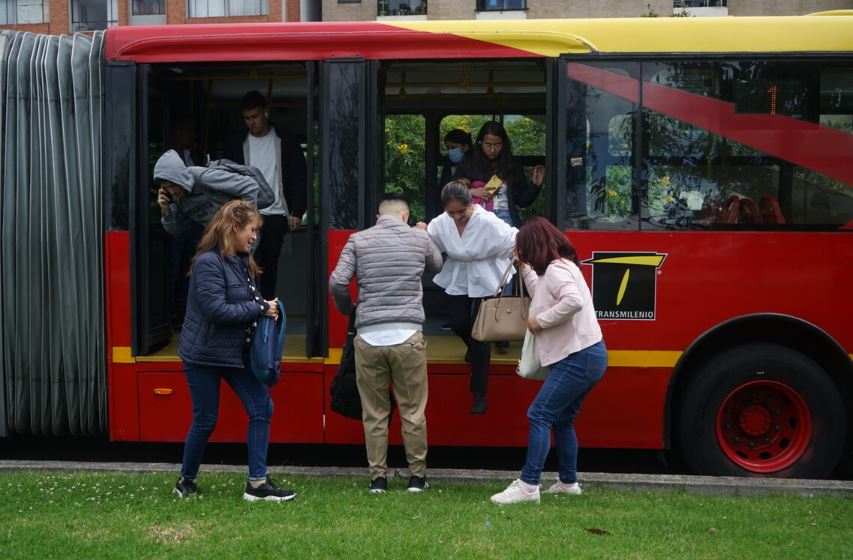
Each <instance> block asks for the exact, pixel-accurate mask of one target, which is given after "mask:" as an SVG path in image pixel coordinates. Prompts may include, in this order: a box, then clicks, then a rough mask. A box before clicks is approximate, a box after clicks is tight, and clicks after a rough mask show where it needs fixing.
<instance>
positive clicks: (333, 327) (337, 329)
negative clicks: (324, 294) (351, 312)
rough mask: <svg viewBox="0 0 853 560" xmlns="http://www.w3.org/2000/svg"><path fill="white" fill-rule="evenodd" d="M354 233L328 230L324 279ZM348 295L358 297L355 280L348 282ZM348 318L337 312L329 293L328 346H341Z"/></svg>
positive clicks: (333, 267) (344, 338)
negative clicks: (327, 259)
mask: <svg viewBox="0 0 853 560" xmlns="http://www.w3.org/2000/svg"><path fill="white" fill-rule="evenodd" d="M353 233H355V231H354V230H343V229H335V230H330V231H329V232H328V238H329V250H328V252H327V255H328V258H329V262H328V263H327V265H328V266H327V272H326V281H328V278H329V276H330V275H331V274H332V272H334V270H335V266H337V264H338V257H339V256H340V255H341V251H343V250H344V246H345V245H346V244H347V241H348V240H349V236H350V235H352V234H353ZM350 296H351V297H352V300H353V301H356V299H357V298H358V287H357V285H356V282H355V280H354V279H353V281H352V282H351V283H350ZM348 321H349V319H348V318H347V317H346V316H344V315H343V314H341V313H339V312H338V310H337V309H336V308H335V304H334V302H333V301H332V296H331V294H330V295H329V348H343V346H344V342H345V341H346V337H347V322H348Z"/></svg>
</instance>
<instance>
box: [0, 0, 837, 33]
mask: <svg viewBox="0 0 853 560" xmlns="http://www.w3.org/2000/svg"><path fill="white" fill-rule="evenodd" d="M825 10H853V0H585V1H572V0H0V28H7V29H17V30H20V31H32V32H35V33H53V34H60V33H70V32H74V31H94V30H98V29H106V28H107V27H110V26H113V25H163V24H179V23H226V22H228V23H241V22H281V21H320V20H323V21H387V20H404V21H405V20H409V21H417V20H453V19H457V20H466V19H541V18H593V17H638V16H659V17H662V16H667V15H673V14H678V15H690V16H695V17H702V16H758V15H765V16H783V15H802V14H808V13H812V12H819V11H825Z"/></svg>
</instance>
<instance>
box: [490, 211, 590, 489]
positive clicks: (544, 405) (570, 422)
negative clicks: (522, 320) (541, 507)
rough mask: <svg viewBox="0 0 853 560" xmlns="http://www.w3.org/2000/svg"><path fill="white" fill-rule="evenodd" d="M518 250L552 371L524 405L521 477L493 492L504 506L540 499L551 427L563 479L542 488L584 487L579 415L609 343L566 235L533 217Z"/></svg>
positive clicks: (533, 327)
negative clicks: (580, 467)
mask: <svg viewBox="0 0 853 560" xmlns="http://www.w3.org/2000/svg"><path fill="white" fill-rule="evenodd" d="M515 256H516V259H517V260H518V262H519V263H520V264H521V273H522V276H523V277H524V282H525V283H526V284H527V289H528V291H529V292H530V294H531V295H532V296H533V299H532V300H531V302H530V313H529V316H528V321H527V327H528V328H529V329H530V331H531V332H533V333H534V334H535V335H536V345H537V349H538V352H539V360H540V362H541V364H542V365H543V366H550V369H551V373H550V374H549V375H548V377H547V379H545V382H544V383H543V384H542V387H541V388H540V389H539V393H538V394H537V395H536V398H535V399H533V403H532V404H531V405H530V408H529V409H528V410H527V418H528V419H529V421H530V429H529V431H528V436H527V460H526V462H525V463H524V468H522V470H521V476H520V477H519V478H518V479H517V480H515V481H513V482H512V484H510V485H509V486H508V487H507V489H506V490H504V491H503V492H500V493H498V494H495V495H494V496H492V502H494V503H496V504H500V505H503V504H514V503H519V502H536V503H539V479H540V476H541V474H542V469H543V467H544V465H545V458H546V457H547V456H548V451H549V450H550V447H551V430H552V428H553V430H554V439H555V440H556V443H557V458H558V460H559V464H560V480H559V481H557V483H555V484H554V485H553V486H551V487H550V488H548V490H546V491H545V492H546V493H547V494H580V493H581V488H580V485H579V484H578V481H577V480H578V475H577V458H578V440H577V437H576V436H575V428H574V421H575V418H576V417H577V415H578V412H579V411H580V407H581V403H583V400H584V398H585V397H586V395H587V393H589V391H590V390H591V389H592V388H593V387H594V386H595V384H596V383H598V381H599V380H600V379H601V378H602V377H603V376H604V370H605V369H607V349H606V348H605V347H604V341H603V339H602V336H601V328H600V327H599V326H598V320H597V319H596V317H595V309H593V306H592V296H591V295H590V291H589V288H588V287H587V285H586V281H585V280H584V278H583V274H582V273H581V270H580V263H579V261H578V256H577V252H576V251H575V248H574V247H573V246H572V244H571V243H570V242H569V240H568V239H567V238H566V236H565V235H563V233H562V232H561V231H560V230H558V229H557V228H556V227H554V226H553V225H552V224H551V222H549V221H548V220H546V219H545V218H542V217H537V218H533V219H532V220H530V221H529V222H527V224H525V225H524V226H523V227H522V228H521V229H520V230H519V232H518V235H517V236H516V239H515Z"/></svg>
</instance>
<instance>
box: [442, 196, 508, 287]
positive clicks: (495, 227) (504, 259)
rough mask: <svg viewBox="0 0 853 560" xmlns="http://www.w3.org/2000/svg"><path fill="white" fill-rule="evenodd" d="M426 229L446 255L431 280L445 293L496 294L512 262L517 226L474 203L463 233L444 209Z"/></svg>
mask: <svg viewBox="0 0 853 560" xmlns="http://www.w3.org/2000/svg"><path fill="white" fill-rule="evenodd" d="M427 231H428V232H429V236H430V238H431V239H432V241H433V243H435V244H436V245H437V246H438V248H439V250H440V251H441V252H442V253H446V254H447V259H446V260H445V261H444V266H443V267H442V269H441V272H439V273H438V274H437V275H436V276H435V278H434V279H433V281H434V282H435V283H436V284H438V285H439V286H441V287H442V288H444V291H445V292H447V293H448V294H449V295H452V296H460V295H467V296H468V297H488V296H493V295H495V294H496V293H497V291H498V287H499V284H500V281H501V278H502V277H503V274H504V272H505V271H506V269H507V267H508V266H509V265H510V263H511V262H512V249H513V247H515V236H516V234H517V233H518V229H516V228H514V227H510V226H508V225H507V224H506V223H505V222H504V221H503V220H501V219H500V218H498V217H497V216H495V215H494V214H492V213H491V212H489V211H488V210H485V209H484V208H482V207H481V206H477V205H474V214H473V215H472V216H471V218H470V219H469V220H468V223H467V224H466V226H465V230H464V231H463V232H462V235H459V231H458V230H457V229H456V223H455V222H454V221H453V218H451V217H450V216H448V215H447V213H446V212H445V213H443V214H441V215H440V216H438V217H436V218H435V219H433V220H432V221H431V222H430V223H429V226H427ZM514 272H515V271H514V270H513V273H514Z"/></svg>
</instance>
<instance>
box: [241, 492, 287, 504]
mask: <svg viewBox="0 0 853 560" xmlns="http://www.w3.org/2000/svg"><path fill="white" fill-rule="evenodd" d="M295 497H296V494H291V495H290V496H266V497H263V498H261V497H260V496H252V495H251V494H249V493H246V492H244V493H243V499H244V500H246V501H247V502H289V501H290V500H292V499H293V498H295Z"/></svg>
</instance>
